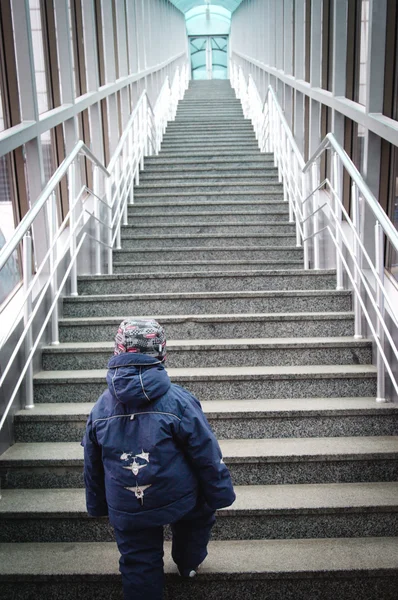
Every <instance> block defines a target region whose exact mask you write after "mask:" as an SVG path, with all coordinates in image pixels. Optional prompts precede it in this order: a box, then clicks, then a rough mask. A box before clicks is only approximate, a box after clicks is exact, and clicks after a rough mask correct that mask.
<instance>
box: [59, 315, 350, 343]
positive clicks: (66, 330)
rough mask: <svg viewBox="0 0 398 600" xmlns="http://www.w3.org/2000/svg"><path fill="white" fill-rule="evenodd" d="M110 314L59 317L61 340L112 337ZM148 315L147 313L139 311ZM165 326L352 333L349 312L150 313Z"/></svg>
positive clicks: (264, 333) (196, 330)
mask: <svg viewBox="0 0 398 600" xmlns="http://www.w3.org/2000/svg"><path fill="white" fill-rule="evenodd" d="M126 316H128V315H125V316H123V315H121V316H113V317H85V318H80V319H79V318H61V319H60V320H59V334H60V341H61V343H65V342H102V341H104V340H113V338H114V337H115V333H116V330H117V328H118V326H119V324H120V323H121V321H122V320H123V319H124V318H125V317H126ZM142 316H144V317H145V316H149V315H142ZM152 318H155V319H156V320H157V321H159V322H160V323H161V324H162V325H163V326H164V327H165V329H166V335H167V339H168V340H169V339H181V340H191V339H200V338H201V339H209V340H211V339H216V340H217V339H220V338H229V337H234V338H235V339H240V338H247V337H251V338H252V339H257V338H258V337H279V338H286V337H290V338H294V337H304V336H306V335H307V336H310V337H317V336H320V335H322V336H324V337H328V336H330V337H343V336H353V335H354V315H353V313H352V312H340V313H339V312H330V313H315V312H313V313H275V314H261V313H257V314H224V315H223V314H221V315H211V314H208V315H206V314H202V315H171V316H170V315H169V316H167V315H158V314H155V315H152Z"/></svg>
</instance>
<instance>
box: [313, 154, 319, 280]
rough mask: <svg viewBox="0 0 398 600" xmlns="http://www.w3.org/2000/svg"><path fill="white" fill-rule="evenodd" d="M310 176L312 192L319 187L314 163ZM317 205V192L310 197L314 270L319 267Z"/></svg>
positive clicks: (317, 172) (317, 168)
mask: <svg viewBox="0 0 398 600" xmlns="http://www.w3.org/2000/svg"><path fill="white" fill-rule="evenodd" d="M311 176H312V190H316V188H317V187H318V185H319V179H320V177H319V166H318V164H317V163H316V162H315V163H314V164H313V165H312V169H311ZM318 205H319V191H317V192H314V193H313V195H312V212H313V213H314V217H313V223H314V234H315V235H314V242H313V243H314V269H319V266H320V252H319V235H318V234H317V232H318V231H319V213H317V212H315V211H316V210H317V208H318Z"/></svg>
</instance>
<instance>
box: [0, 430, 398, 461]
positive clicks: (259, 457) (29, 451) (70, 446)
mask: <svg viewBox="0 0 398 600" xmlns="http://www.w3.org/2000/svg"><path fill="white" fill-rule="evenodd" d="M220 447H221V451H222V453H223V457H224V459H225V461H226V462H227V463H229V464H231V463H240V462H242V461H244V462H250V463H260V462H261V463H264V462H266V463H267V462H270V463H272V462H300V461H302V460H310V461H323V460H326V461H331V460H371V459H372V458H374V459H376V460H380V459H383V458H387V459H394V460H396V459H397V458H398V436H372V437H360V436H355V437H327V438H326V437H323V438H272V439H229V440H220ZM54 462H56V463H60V464H64V465H74V464H75V465H76V464H79V465H81V464H83V448H82V446H81V444H80V443H79V442H31V443H25V442H17V443H16V444H14V445H13V446H11V447H10V448H9V449H8V450H6V452H5V453H4V454H2V455H1V456H0V466H2V465H7V466H12V465H16V464H18V465H26V466H29V465H31V466H46V465H50V464H53V463H54Z"/></svg>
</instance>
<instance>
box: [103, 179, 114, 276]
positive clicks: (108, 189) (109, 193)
mask: <svg viewBox="0 0 398 600" xmlns="http://www.w3.org/2000/svg"><path fill="white" fill-rule="evenodd" d="M112 179H113V177H108V179H107V180H106V184H105V186H106V201H107V204H108V208H107V214H108V227H107V231H108V240H107V243H108V250H107V254H108V275H112V274H113V249H112V238H113V229H112Z"/></svg>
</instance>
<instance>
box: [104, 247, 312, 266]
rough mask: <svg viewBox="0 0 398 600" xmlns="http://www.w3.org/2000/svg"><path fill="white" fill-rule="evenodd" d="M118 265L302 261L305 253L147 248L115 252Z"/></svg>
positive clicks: (286, 249) (273, 249)
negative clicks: (196, 261)
mask: <svg viewBox="0 0 398 600" xmlns="http://www.w3.org/2000/svg"><path fill="white" fill-rule="evenodd" d="M113 257H114V261H115V262H125V261H126V260H127V261H129V262H131V261H148V262H152V264H155V263H153V261H157V262H156V264H158V262H162V261H163V260H164V259H165V257H167V258H168V259H170V261H188V262H192V261H195V260H205V261H208V260H221V261H223V260H227V261H237V260H238V261H239V260H249V261H251V260H266V261H268V260H270V261H271V260H275V259H276V260H278V261H280V260H283V259H285V260H289V259H293V260H297V259H300V260H302V257H303V250H302V248H296V247H294V246H280V247H278V246H262V245H261V246H257V247H255V246H241V247H239V246H230V247H218V246H215V247H214V248H211V247H203V246H194V247H192V246H189V247H178V248H167V249H163V247H160V248H158V249H156V248H145V249H142V250H132V249H130V250H115V251H114V253H113Z"/></svg>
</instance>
